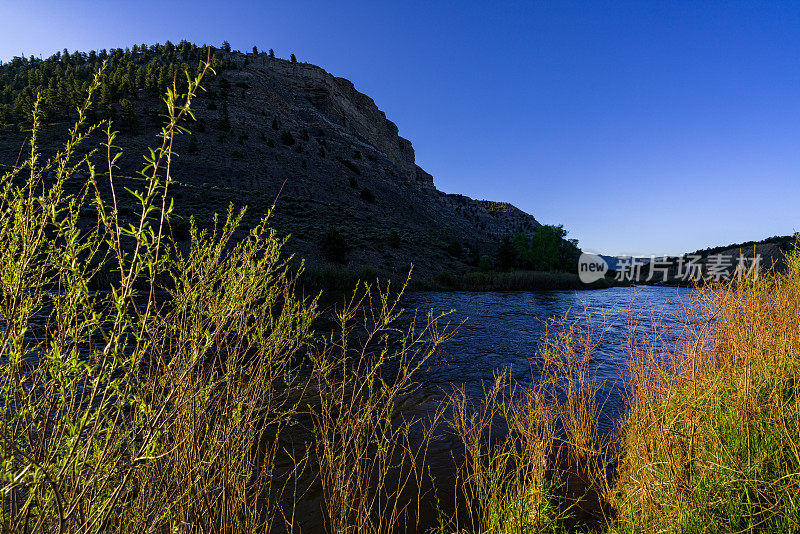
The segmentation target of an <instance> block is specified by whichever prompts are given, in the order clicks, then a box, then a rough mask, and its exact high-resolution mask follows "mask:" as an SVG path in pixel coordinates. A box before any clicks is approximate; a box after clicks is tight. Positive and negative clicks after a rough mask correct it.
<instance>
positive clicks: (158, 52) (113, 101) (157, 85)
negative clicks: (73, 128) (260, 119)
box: [0, 41, 224, 128]
mask: <svg viewBox="0 0 800 534" xmlns="http://www.w3.org/2000/svg"><path fill="white" fill-rule="evenodd" d="M208 53H209V50H208V47H206V46H197V45H195V44H193V43H190V42H188V41H181V42H180V43H178V44H177V45H175V44H173V43H171V42H170V41H167V42H166V43H164V44H155V45H151V46H148V45H145V44H142V45H133V47H131V48H125V49H123V48H112V49H110V50H105V49H104V50H100V51H95V50H92V51H91V52H89V53H84V52H77V51H75V52H70V51H69V50H67V49H64V50H63V51H61V52H57V53H55V54H53V55H52V56H50V57H49V58H47V59H39V58H35V57H29V58H25V57H15V58H14V59H12V60H11V61H9V62H7V63H0V128H2V127H5V126H8V125H15V124H25V123H27V122H29V121H30V119H31V112H32V110H33V105H34V102H35V101H36V97H37V94H38V95H41V109H42V111H43V117H44V119H45V120H60V119H67V118H70V116H71V115H73V116H74V114H75V112H76V111H75V110H76V109H77V107H78V106H79V105H81V104H82V103H83V101H84V99H85V98H86V94H87V92H88V89H89V85H90V83H91V80H92V77H93V76H94V74H95V72H96V71H97V70H98V69H99V68H100V66H101V65H102V64H103V62H105V63H106V68H105V70H104V72H103V84H102V85H101V90H100V93H99V95H97V99H96V106H95V109H94V110H93V112H94V113H96V114H98V115H99V116H100V117H115V116H116V114H117V113H118V112H120V113H122V115H123V119H124V120H125V121H127V122H128V123H135V122H136V117H135V111H134V108H133V106H132V103H131V100H136V99H138V98H139V97H140V96H142V93H143V92H147V93H150V94H152V95H153V96H160V95H161V94H162V93H163V91H164V89H165V88H166V87H167V86H168V85H171V84H172V82H173V80H176V81H177V83H178V88H179V89H182V88H183V85H185V83H186V75H185V73H186V72H187V71H189V72H190V73H192V74H193V73H194V72H195V71H196V68H197V65H198V64H199V62H200V61H201V60H206V59H207V58H208ZM212 67H213V68H214V69H215V70H216V71H217V72H219V71H220V70H221V68H223V67H224V64H223V62H222V60H221V59H220V58H219V57H218V56H217V55H215V54H214V53H213V50H212Z"/></svg>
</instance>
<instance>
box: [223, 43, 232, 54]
mask: <svg viewBox="0 0 800 534" xmlns="http://www.w3.org/2000/svg"><path fill="white" fill-rule="evenodd" d="M222 49H223V50H224V51H226V52H230V51H231V44H230V43H229V42H228V41H222Z"/></svg>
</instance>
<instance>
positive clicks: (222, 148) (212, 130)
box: [0, 52, 539, 276]
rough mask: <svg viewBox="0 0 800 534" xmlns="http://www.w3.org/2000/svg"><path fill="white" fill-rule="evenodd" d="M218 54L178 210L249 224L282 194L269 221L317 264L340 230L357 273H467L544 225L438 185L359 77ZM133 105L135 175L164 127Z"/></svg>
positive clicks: (184, 154)
mask: <svg viewBox="0 0 800 534" xmlns="http://www.w3.org/2000/svg"><path fill="white" fill-rule="evenodd" d="M219 53H220V54H221V58H222V60H223V61H224V64H225V68H224V69H222V70H221V71H220V72H218V74H217V75H216V76H215V77H214V78H213V79H211V80H209V81H208V82H207V83H206V84H205V87H206V89H207V92H206V93H203V94H201V95H200V97H199V98H198V99H197V100H196V102H195V105H194V107H195V111H196V117H197V123H195V124H190V125H188V126H189V128H190V130H191V131H192V135H191V136H182V137H180V138H179V139H178V142H177V145H176V149H177V151H178V152H179V153H180V155H181V157H180V158H179V160H178V163H177V164H176V166H175V176H176V178H177V180H178V181H179V183H178V184H177V185H176V187H175V188H174V189H173V191H174V192H175V196H176V210H177V214H178V217H185V218H188V217H189V216H190V215H193V216H194V217H195V218H196V219H197V220H198V221H199V222H200V223H201V224H205V225H209V226H210V225H211V221H212V214H213V213H214V212H220V211H223V212H224V211H225V210H226V209H227V206H228V204H229V203H233V204H234V205H247V206H249V211H248V218H247V219H246V221H245V222H246V223H249V222H254V221H255V220H257V219H258V218H259V217H260V216H261V215H262V214H263V213H264V212H266V210H267V209H268V208H269V206H271V205H272V203H273V201H275V199H276V198H277V204H276V210H275V213H274V216H273V219H272V224H273V225H274V227H275V228H276V230H277V231H278V232H279V233H282V234H289V235H290V236H291V237H290V239H289V241H288V244H287V248H288V249H289V250H290V251H293V252H295V253H296V254H297V256H298V257H302V258H305V259H306V260H307V261H308V263H309V264H310V267H311V268H315V267H317V266H321V265H324V264H325V263H326V262H327V259H326V257H325V254H324V253H323V249H322V248H321V247H320V240H321V237H322V236H323V234H325V232H326V231H328V230H329V229H330V228H336V229H337V231H338V232H339V233H340V234H341V235H342V236H343V237H344V239H345V241H346V243H347V246H348V253H347V255H346V260H345V261H346V263H347V266H348V267H349V268H350V269H352V270H358V269H360V268H361V267H362V266H372V267H375V268H377V269H379V270H382V271H385V272H395V273H399V272H404V271H406V270H407V269H408V266H409V265H410V264H411V263H414V265H415V271H416V272H417V273H418V274H421V275H423V276H424V275H425V274H426V273H427V274H435V273H436V272H439V271H442V270H448V271H456V272H457V271H461V270H466V269H468V268H469V264H470V263H472V262H476V261H477V258H479V257H480V256H481V255H489V256H492V255H493V254H494V253H495V250H496V248H497V246H498V243H499V242H500V240H501V239H502V237H503V236H504V235H506V234H511V233H514V232H518V231H524V232H527V233H531V232H532V231H533V230H534V229H535V228H537V227H538V226H539V223H538V222H537V221H536V219H534V218H533V217H532V216H531V215H528V214H526V213H524V212H522V211H520V210H518V209H516V208H514V207H513V206H510V205H508V204H504V203H499V202H488V201H477V200H473V199H471V198H468V197H465V196H462V195H451V194H445V193H443V192H441V191H438V190H437V189H436V188H435V187H434V182H433V177H431V175H430V174H428V173H426V172H425V171H424V170H422V169H421V168H419V167H418V166H417V165H416V162H415V160H414V149H413V147H412V145H411V142H410V141H408V140H407V139H404V138H403V137H400V136H399V134H398V129H397V126H396V125H395V124H394V123H393V122H392V121H390V120H389V119H387V118H386V115H385V114H384V113H383V112H382V111H381V110H380V109H379V108H378V107H377V106H376V104H375V102H374V101H373V100H372V99H371V98H370V97H368V96H366V95H364V94H362V93H360V92H359V91H357V90H356V88H355V87H354V86H353V84H352V83H351V82H350V81H348V80H345V79H343V78H337V77H335V76H333V75H331V74H329V73H327V72H325V71H324V70H323V69H321V68H319V67H317V66H314V65H309V64H305V63H294V62H289V61H286V60H282V59H277V58H271V57H269V56H268V55H267V54H259V55H253V54H242V53H238V52H232V53H224V52H219ZM133 105H134V107H135V108H136V112H137V115H138V116H139V122H140V126H139V128H138V133H137V132H132V131H126V130H125V129H124V128H123V129H122V132H121V134H120V136H119V137H118V143H119V144H120V145H121V146H122V147H123V148H124V149H125V155H124V156H123V158H122V159H121V160H120V162H119V164H120V173H121V174H128V175H130V176H134V175H135V173H136V171H137V170H138V169H139V168H140V167H141V161H142V160H141V154H142V153H143V151H144V149H145V147H146V146H150V145H152V144H153V143H154V142H155V134H156V132H157V128H158V127H159V124H160V121H159V119H158V117H157V116H156V114H155V113H153V110H154V109H156V106H157V101H156V100H155V99H154V98H153V97H152V96H149V95H148V94H147V93H145V92H144V91H140V92H138V93H137V94H136V98H134V99H133ZM57 126H58V127H57V128H54V129H53V132H55V131H56V130H57V131H58V132H59V133H60V132H63V130H64V127H63V125H60V126H59V125H57ZM23 137H24V134H21V133H19V132H16V133H15V132H9V131H5V132H0V162H1V163H3V164H13V162H14V160H15V158H16V156H17V153H18V151H19V146H20V142H21V141H22V139H23ZM55 142H56V141H55V135H53V136H52V143H53V146H55ZM46 143H47V141H46Z"/></svg>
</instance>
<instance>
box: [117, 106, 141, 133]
mask: <svg viewBox="0 0 800 534" xmlns="http://www.w3.org/2000/svg"><path fill="white" fill-rule="evenodd" d="M119 110H120V114H121V115H122V123H123V124H124V125H125V126H127V127H128V128H129V129H131V130H136V129H137V128H138V127H139V117H137V116H136V109H135V108H134V107H133V104H132V103H131V101H130V100H128V99H127V98H123V99H122V100H120V101H119Z"/></svg>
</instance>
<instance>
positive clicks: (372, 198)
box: [361, 187, 375, 202]
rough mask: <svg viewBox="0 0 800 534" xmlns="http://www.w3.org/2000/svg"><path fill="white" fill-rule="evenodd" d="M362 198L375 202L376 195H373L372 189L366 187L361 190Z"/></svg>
mask: <svg viewBox="0 0 800 534" xmlns="http://www.w3.org/2000/svg"><path fill="white" fill-rule="evenodd" d="M361 199H362V200H365V201H367V202H375V195H373V194H372V191H370V190H369V189H367V188H366V187H365V188H364V189H362V190H361Z"/></svg>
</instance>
